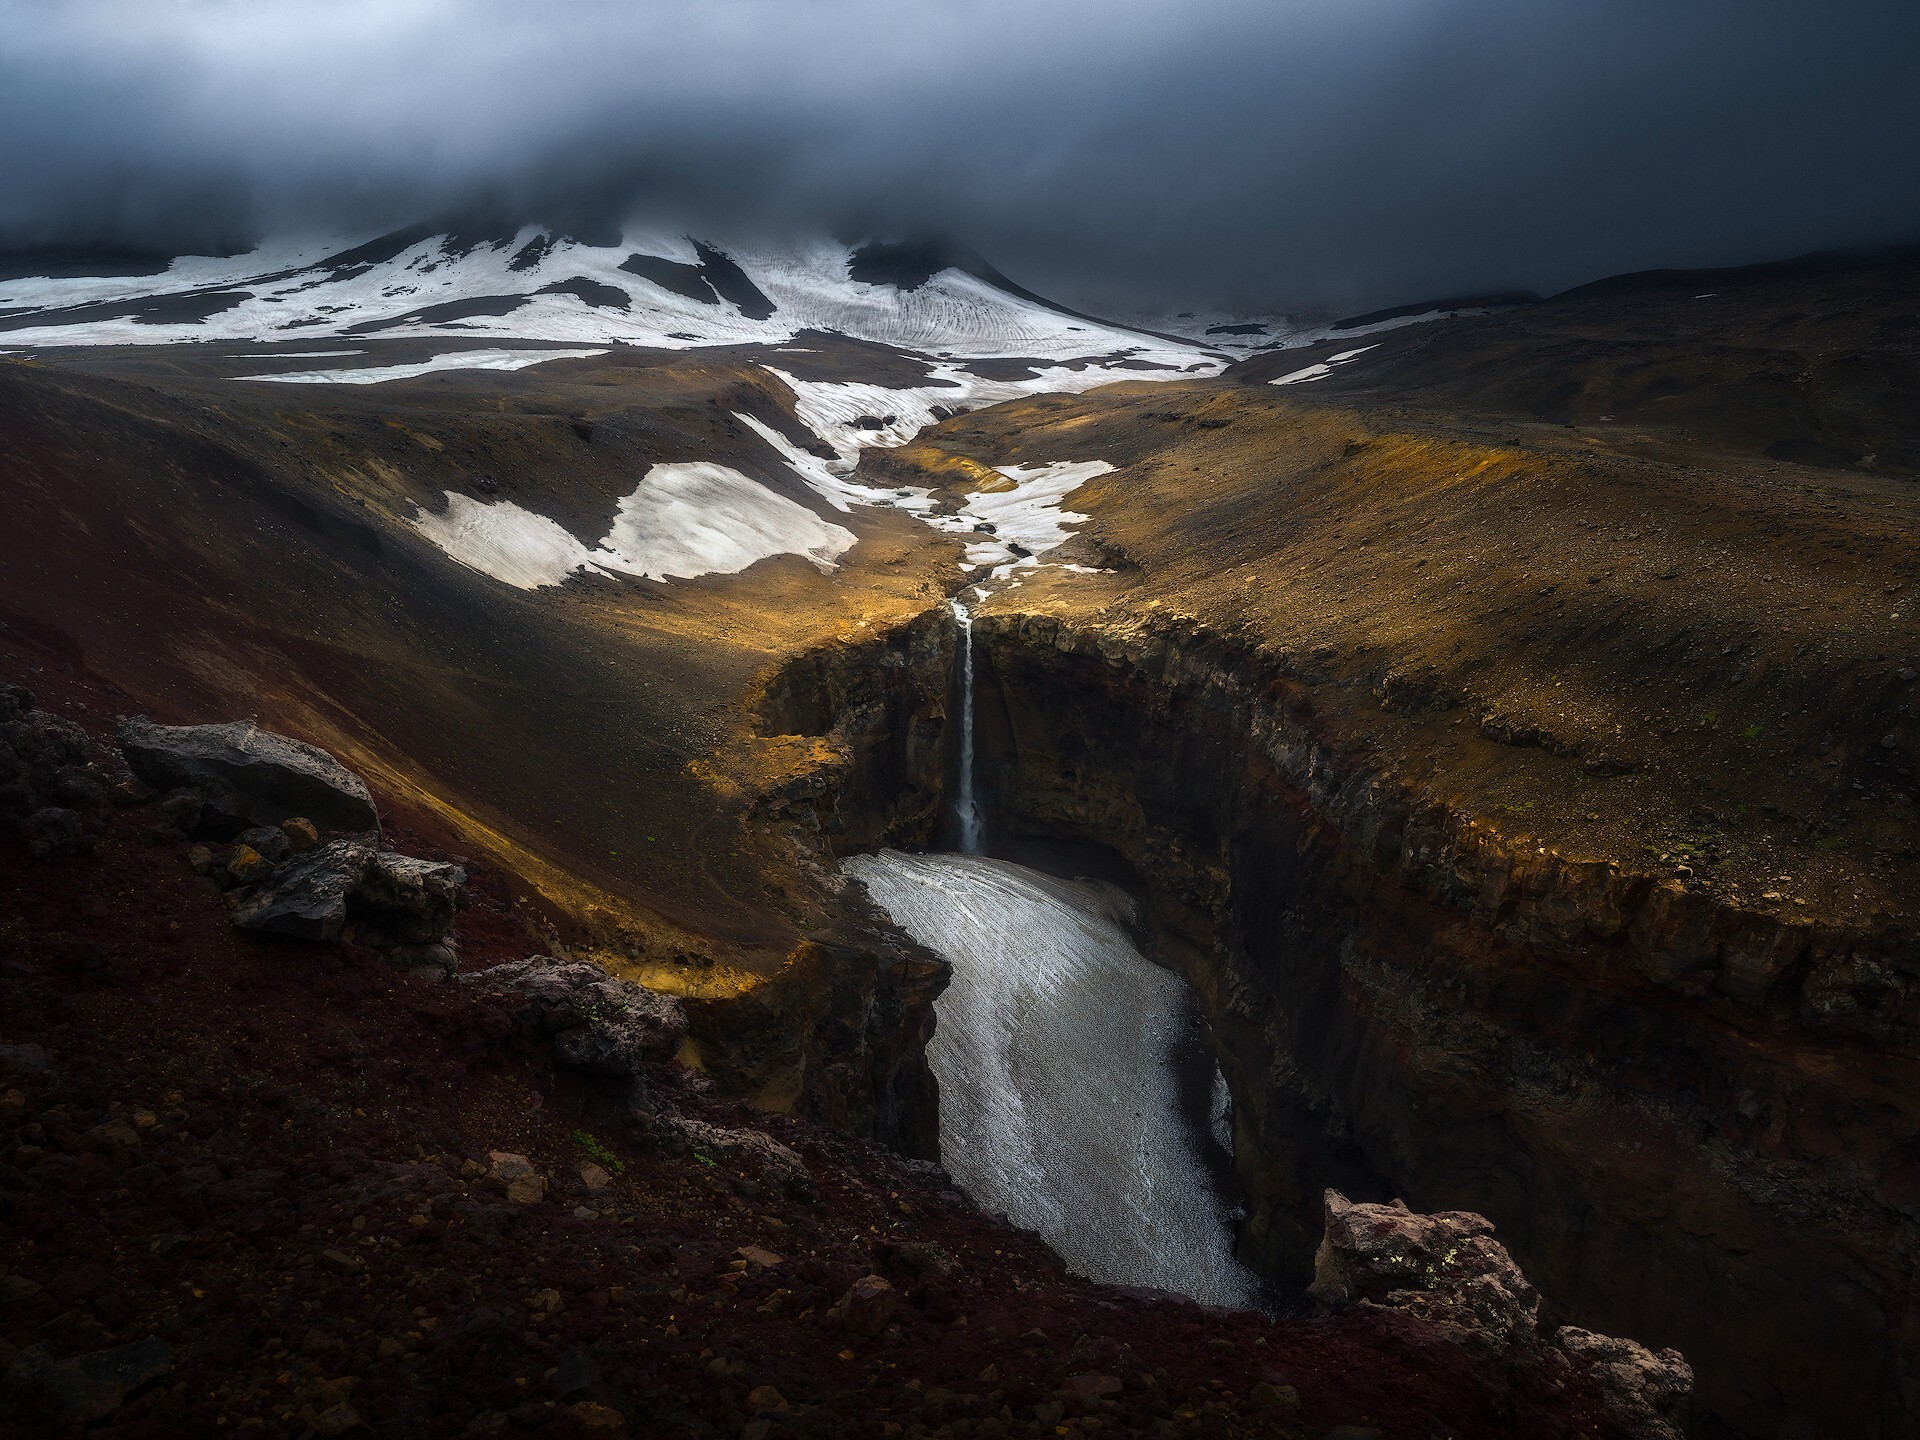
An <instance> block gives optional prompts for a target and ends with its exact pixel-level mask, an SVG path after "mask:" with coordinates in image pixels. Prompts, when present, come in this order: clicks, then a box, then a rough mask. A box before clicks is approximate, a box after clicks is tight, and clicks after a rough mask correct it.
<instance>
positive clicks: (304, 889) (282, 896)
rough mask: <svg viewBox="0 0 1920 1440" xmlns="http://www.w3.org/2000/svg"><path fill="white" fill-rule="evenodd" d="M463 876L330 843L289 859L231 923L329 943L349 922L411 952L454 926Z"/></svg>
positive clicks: (355, 845) (435, 864) (441, 865)
mask: <svg viewBox="0 0 1920 1440" xmlns="http://www.w3.org/2000/svg"><path fill="white" fill-rule="evenodd" d="M465 884H466V872H465V871H464V870H462V869H461V868H460V867H459V866H458V865H450V864H447V863H446V862H444V861H435V860H417V859H415V858H413V857H412V856H409V855H399V854H396V853H394V852H393V851H391V850H380V849H377V848H375V847H374V846H372V845H367V844H363V843H361V842H360V841H357V840H333V841H329V842H328V843H327V844H325V845H322V846H320V847H319V848H318V849H316V850H309V851H308V852H307V853H306V854H304V855H299V856H296V857H295V858H294V859H292V860H290V861H288V862H287V863H286V864H285V865H283V866H282V867H280V868H279V869H278V870H277V871H275V872H274V873H273V875H272V877H271V879H269V880H267V881H265V882H264V883H262V884H260V885H259V886H258V887H257V888H255V889H254V890H253V892H252V893H251V894H249V895H247V896H246V897H245V898H244V899H242V900H241V901H240V903H239V904H238V905H237V906H236V907H235V908H234V911H233V923H234V924H235V925H238V926H239V927H240V928H242V929H243V930H265V931H269V932H271V933H274V934H278V935H294V936H298V937H299V938H301V939H305V940H335V939H338V938H339V937H340V935H341V933H342V932H343V931H344V930H345V929H346V927H347V923H348V921H349V920H352V921H353V922H354V923H355V924H359V925H365V926H369V927H372V928H373V929H374V930H375V931H377V933H378V935H379V936H381V937H384V938H388V939H391V940H398V941H403V942H407V943H412V944H426V943H430V942H432V941H435V940H438V939H440V938H441V937H442V936H444V935H445V934H446V933H447V930H448V928H449V927H450V926H451V925H452V924H453V916H454V911H455V910H456V909H457V908H458V907H459V904H460V898H461V892H462V889H463V887H464V886H465Z"/></svg>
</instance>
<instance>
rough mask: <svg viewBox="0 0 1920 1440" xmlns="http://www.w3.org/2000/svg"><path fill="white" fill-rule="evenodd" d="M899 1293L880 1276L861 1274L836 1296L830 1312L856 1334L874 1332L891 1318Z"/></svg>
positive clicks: (875, 1333)
mask: <svg viewBox="0 0 1920 1440" xmlns="http://www.w3.org/2000/svg"><path fill="white" fill-rule="evenodd" d="M899 1300H900V1295H899V1292H898V1291H896V1290H895V1289H894V1288H893V1286H892V1285H891V1284H889V1283H888V1282H887V1280H886V1278H885V1277H884V1276H880V1275H863V1276H861V1277H860V1278H859V1279H858V1280H856V1281H854V1282H853V1284H852V1285H851V1286H849V1287H848V1288H847V1293H846V1294H845V1295H842V1296H841V1297H840V1302H839V1304H837V1305H835V1306H834V1307H833V1308H834V1313H835V1314H837V1315H838V1316H839V1317H840V1323H841V1324H843V1325H845V1326H846V1327H847V1329H849V1330H851V1331H852V1332H853V1333H854V1334H856V1335H878V1334H879V1333H880V1332H881V1331H882V1330H884V1329H886V1328H887V1322H888V1321H889V1320H891V1319H892V1318H893V1309H894V1306H895V1305H897V1304H898V1303H899Z"/></svg>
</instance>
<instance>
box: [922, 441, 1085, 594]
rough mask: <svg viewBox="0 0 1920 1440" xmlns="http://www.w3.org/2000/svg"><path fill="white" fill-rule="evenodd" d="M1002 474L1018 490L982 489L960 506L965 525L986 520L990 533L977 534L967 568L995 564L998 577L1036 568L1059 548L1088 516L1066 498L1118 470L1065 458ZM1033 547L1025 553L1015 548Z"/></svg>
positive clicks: (969, 526)
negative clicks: (1066, 507) (1066, 505)
mask: <svg viewBox="0 0 1920 1440" xmlns="http://www.w3.org/2000/svg"><path fill="white" fill-rule="evenodd" d="M995 468H996V469H998V470H999V472H1000V473H1001V474H1002V475H1004V476H1006V477H1007V478H1008V479H1009V480H1011V481H1013V486H1014V488H1013V489H1011V490H1003V491H998V492H989V491H980V490H976V491H975V492H974V493H973V494H971V495H969V496H968V497H967V503H966V504H965V505H963V506H961V507H960V513H959V519H960V520H961V521H962V522H963V526H964V528H965V529H968V530H972V529H973V527H974V526H975V525H976V524H979V523H981V522H985V523H986V524H989V525H991V526H993V533H992V534H990V535H985V534H976V536H975V538H974V539H973V541H972V542H971V543H970V544H969V545H968V546H967V553H966V560H965V568H967V569H970V570H976V569H980V568H982V567H990V569H991V576H992V578H993V579H995V580H1004V579H1005V578H1006V577H1007V576H1009V575H1011V574H1012V573H1013V572H1014V571H1016V570H1025V569H1033V568H1035V567H1037V566H1038V565H1039V564H1040V557H1041V556H1042V555H1045V554H1046V553H1047V552H1048V551H1050V550H1053V549H1055V548H1056V547H1058V546H1059V545H1060V543H1061V542H1062V541H1064V540H1065V539H1066V538H1067V537H1068V536H1069V535H1071V534H1072V533H1073V529H1074V527H1075V526H1078V525H1082V524H1084V523H1085V522H1086V519H1087V517H1086V516H1085V515H1080V514H1077V513H1075V512H1074V511H1072V510H1063V509H1061V508H1060V506H1061V502H1062V501H1063V500H1065V499H1066V498H1067V496H1069V495H1071V494H1072V493H1073V492H1074V491H1076V490H1078V489H1079V488H1080V487H1081V486H1082V485H1084V484H1086V483H1087V481H1089V480H1091V479H1093V478H1094V477H1095V476H1097V475H1106V474H1109V473H1111V472H1112V470H1113V466H1111V465H1109V464H1108V463H1107V462H1106V461H1105V460H1061V461H1058V462H1056V463H1055V464H1052V465H1035V466H1026V465H1000V466H996V467H995ZM1015 545H1018V546H1019V547H1020V549H1022V550H1025V551H1027V552H1028V553H1027V554H1026V555H1021V554H1019V553H1018V552H1017V551H1015V550H1014V549H1013V548H1012V547H1013V546H1015Z"/></svg>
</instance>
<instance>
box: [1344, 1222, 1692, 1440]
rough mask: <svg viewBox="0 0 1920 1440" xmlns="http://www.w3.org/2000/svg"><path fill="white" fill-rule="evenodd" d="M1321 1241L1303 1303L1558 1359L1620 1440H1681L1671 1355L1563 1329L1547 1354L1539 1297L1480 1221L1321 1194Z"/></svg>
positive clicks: (1687, 1377)
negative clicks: (1410, 1319)
mask: <svg viewBox="0 0 1920 1440" xmlns="http://www.w3.org/2000/svg"><path fill="white" fill-rule="evenodd" d="M1326 1215H1327V1229H1326V1235H1325V1237H1324V1238H1323V1239H1322V1240H1321V1242H1320V1249H1319V1252H1318V1253H1317V1254H1316V1255H1315V1256H1314V1278H1313V1284H1312V1285H1311V1286H1309V1287H1308V1291H1307V1293H1308V1294H1309V1295H1311V1296H1312V1297H1313V1298H1314V1299H1315V1300H1318V1301H1319V1302H1321V1303H1322V1304H1323V1305H1326V1306H1328V1307H1329V1308H1331V1309H1335V1310H1339V1309H1344V1308H1346V1307H1348V1306H1350V1305H1355V1304H1361V1305H1375V1306H1379V1307H1381V1308H1383V1309H1390V1310H1401V1311H1405V1312H1408V1313H1410V1314H1414V1315H1418V1316H1420V1317H1422V1318H1423V1319H1429V1320H1437V1321H1439V1322H1440V1323H1441V1324H1443V1325H1448V1326H1452V1327H1455V1328H1457V1329H1460V1330H1463V1331H1466V1332H1468V1333H1470V1334H1475V1335H1478V1336H1481V1337H1483V1338H1484V1339H1486V1340H1488V1341H1490V1342H1491V1343H1492V1344H1493V1345H1494V1347H1495V1348H1496V1349H1497V1350H1499V1351H1501V1352H1503V1353H1504V1354H1505V1356H1506V1357H1507V1359H1508V1360H1509V1361H1510V1362H1513V1363H1515V1364H1516V1365H1517V1366H1518V1367H1519V1368H1522V1369H1537V1368H1550V1367H1551V1366H1553V1365H1554V1364H1556V1363H1558V1362H1559V1361H1560V1360H1561V1359H1562V1358H1564V1360H1566V1361H1571V1362H1572V1364H1573V1365H1574V1367H1575V1368H1576V1369H1578V1370H1584V1371H1585V1372H1587V1374H1588V1376H1589V1378H1590V1379H1591V1380H1592V1382H1593V1383H1594V1384H1595V1386H1596V1388H1597V1389H1598V1390H1599V1391H1600V1393H1601V1396H1602V1397H1603V1403H1604V1405H1605V1407H1606V1410H1607V1414H1608V1417H1609V1418H1610V1419H1611V1420H1612V1421H1613V1422H1614V1423H1615V1424H1616V1425H1617V1426H1618V1427H1619V1430H1620V1433H1622V1434H1623V1435H1629V1436H1634V1437H1637V1440H1680V1434H1681V1432H1680V1430H1679V1428H1678V1425H1677V1423H1676V1420H1675V1416H1676V1412H1677V1411H1678V1408H1679V1406H1680V1405H1681V1403H1682V1402H1683V1401H1684V1400H1685V1399H1686V1397H1687V1395H1688V1394H1689V1393H1690V1392H1691V1391H1692V1389H1693V1370H1692V1368H1691V1367H1690V1366H1689V1365H1688V1364H1687V1362H1686V1359H1685V1358H1684V1357H1683V1356H1682V1355H1681V1354H1680V1352H1679V1351H1677V1350H1661V1351H1659V1352H1657V1353H1656V1352H1654V1351H1651V1350H1649V1349H1647V1348H1646V1347H1645V1346H1643V1345H1641V1344H1639V1343H1638V1342H1637V1341H1633V1340H1625V1339H1618V1338H1615V1337H1613V1336H1609V1335H1595V1334H1592V1333H1590V1332H1588V1331H1585V1330H1578V1329H1574V1328H1573V1327H1571V1326H1563V1327H1562V1328H1561V1329H1560V1330H1558V1331H1557V1332H1556V1333H1555V1334H1554V1336H1553V1340H1552V1344H1551V1345H1548V1343H1547V1342H1546V1339H1545V1337H1544V1336H1542V1335H1541V1333H1540V1331H1539V1314H1540V1294H1539V1292H1538V1291H1537V1290H1535V1289H1534V1288H1533V1286H1532V1285H1531V1284H1530V1283H1528V1281H1527V1277H1526V1276H1525V1275H1523V1274H1521V1272H1520V1267H1519V1266H1518V1265H1516V1264H1514V1263H1513V1258H1512V1257H1511V1256H1510V1255H1508V1254H1507V1250H1506V1247H1505V1246H1504V1245H1502V1244H1500V1242H1499V1241H1497V1240H1495V1239H1494V1238H1493V1226H1492V1224H1491V1223H1490V1222H1489V1221H1488V1220H1487V1219H1486V1217H1485V1216H1482V1215H1475V1214H1472V1213H1471V1212H1469V1211H1465V1210H1449V1211H1443V1212H1441V1213H1439V1214H1437V1215H1418V1214H1415V1213H1414V1212H1413V1211H1411V1210H1409V1209H1408V1208H1407V1207H1406V1205H1405V1203H1404V1202H1402V1201H1399V1200H1396V1201H1394V1202H1393V1203H1392V1204H1390V1205H1356V1204H1354V1203H1353V1202H1351V1201H1349V1200H1348V1199H1347V1198H1346V1197H1345V1196H1344V1195H1342V1194H1340V1193H1339V1192H1338V1191H1337V1190H1329V1191H1327V1192H1326Z"/></svg>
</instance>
